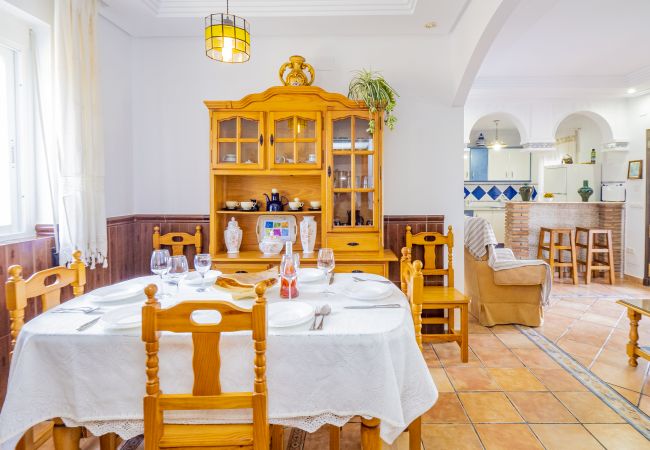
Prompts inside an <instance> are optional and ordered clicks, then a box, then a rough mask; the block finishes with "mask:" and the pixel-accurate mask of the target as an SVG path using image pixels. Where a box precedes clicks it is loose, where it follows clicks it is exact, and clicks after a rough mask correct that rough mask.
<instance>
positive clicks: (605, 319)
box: [580, 312, 620, 328]
mask: <svg viewBox="0 0 650 450" xmlns="http://www.w3.org/2000/svg"><path fill="white" fill-rule="evenodd" d="M580 320H584V321H587V322H591V323H597V324H600V325H605V326H608V327H612V328H613V327H615V326H616V325H617V324H618V321H619V320H620V318H616V317H609V316H606V315H603V314H597V313H591V312H587V313H585V314H584V315H583V316H582V317H581V318H580Z"/></svg>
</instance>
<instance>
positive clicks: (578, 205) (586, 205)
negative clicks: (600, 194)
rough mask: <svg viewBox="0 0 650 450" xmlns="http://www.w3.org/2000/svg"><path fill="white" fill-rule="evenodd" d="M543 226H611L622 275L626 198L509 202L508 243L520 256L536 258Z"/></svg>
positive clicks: (619, 272)
mask: <svg viewBox="0 0 650 450" xmlns="http://www.w3.org/2000/svg"><path fill="white" fill-rule="evenodd" d="M541 227H546V228H553V227H570V228H575V227H598V228H607V229H610V230H612V240H613V243H614V263H615V268H616V273H617V274H618V276H620V277H622V276H623V267H624V257H625V253H624V252H623V239H624V238H623V236H624V227H625V203H623V202H507V203H506V224H505V228H506V232H505V244H506V247H508V248H511V249H512V251H513V252H514V254H515V256H516V257H517V258H519V259H537V244H538V240H539V229H540V228H541Z"/></svg>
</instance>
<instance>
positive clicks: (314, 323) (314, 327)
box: [310, 306, 323, 330]
mask: <svg viewBox="0 0 650 450" xmlns="http://www.w3.org/2000/svg"><path fill="white" fill-rule="evenodd" d="M322 308H323V307H322V306H321V307H320V308H318V307H317V308H316V313H315V314H314V322H313V323H312V324H311V328H310V330H315V329H316V322H317V321H318V316H320V315H321V312H320V311H321V309H322Z"/></svg>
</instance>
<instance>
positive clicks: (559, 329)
mask: <svg viewBox="0 0 650 450" xmlns="http://www.w3.org/2000/svg"><path fill="white" fill-rule="evenodd" d="M568 329H569V327H566V326H564V325H550V324H549V325H544V326H543V327H539V328H538V329H537V331H538V332H539V333H540V334H543V335H544V336H545V337H546V339H549V340H551V341H553V342H555V341H557V340H558V339H560V338H561V337H562V336H564V335H565V334H566V332H567V330H568Z"/></svg>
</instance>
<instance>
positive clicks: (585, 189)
mask: <svg viewBox="0 0 650 450" xmlns="http://www.w3.org/2000/svg"><path fill="white" fill-rule="evenodd" d="M593 193H594V190H593V189H592V188H590V187H589V180H582V187H581V188H580V189H578V194H580V197H582V201H583V202H588V201H589V197H591V194H593Z"/></svg>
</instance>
